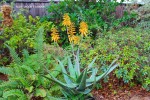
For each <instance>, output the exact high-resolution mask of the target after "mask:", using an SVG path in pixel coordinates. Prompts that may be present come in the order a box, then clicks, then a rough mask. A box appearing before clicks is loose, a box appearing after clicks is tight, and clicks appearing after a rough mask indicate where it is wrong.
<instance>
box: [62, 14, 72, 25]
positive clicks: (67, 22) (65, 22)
mask: <svg viewBox="0 0 150 100" xmlns="http://www.w3.org/2000/svg"><path fill="white" fill-rule="evenodd" d="M62 24H63V25H64V26H70V25H71V21H70V17H69V16H68V14H67V13H66V14H64V16H63V22H62Z"/></svg>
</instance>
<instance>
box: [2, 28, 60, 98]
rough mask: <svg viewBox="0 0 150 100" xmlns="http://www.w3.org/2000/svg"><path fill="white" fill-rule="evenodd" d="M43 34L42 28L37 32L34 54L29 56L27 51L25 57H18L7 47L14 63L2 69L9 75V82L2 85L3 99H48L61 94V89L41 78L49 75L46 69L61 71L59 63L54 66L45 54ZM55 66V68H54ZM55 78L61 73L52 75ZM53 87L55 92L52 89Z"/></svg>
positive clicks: (24, 51) (24, 53)
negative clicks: (55, 94)
mask: <svg viewBox="0 0 150 100" xmlns="http://www.w3.org/2000/svg"><path fill="white" fill-rule="evenodd" d="M43 34H44V29H43V28H40V29H39V30H38V31H37V32H36V36H35V46H34V54H31V55H30V54H29V52H28V51H27V50H23V53H22V55H23V57H22V58H20V57H18V54H17V53H16V52H15V49H14V48H11V47H9V46H7V45H6V46H7V47H8V48H9V50H10V54H11V56H12V58H13V62H12V63H11V64H10V65H8V66H7V67H0V72H1V73H4V74H7V75H8V79H9V80H8V81H2V82H1V83H0V89H2V91H3V93H2V95H3V98H5V99H9V98H12V99H11V100H16V99H19V100H30V99H32V98H35V97H40V98H46V97H47V96H49V95H50V94H52V93H53V92H56V91H57V94H59V87H58V86H57V85H55V84H52V82H50V81H48V80H46V79H45V78H43V77H41V74H42V75H43V74H44V75H48V74H47V73H46V71H45V67H46V68H47V69H49V70H58V71H59V70H61V68H60V67H57V62H55V65H52V62H54V60H53V59H52V57H51V55H50V54H46V55H44V53H43V41H44V38H43ZM54 66H55V67H54ZM51 74H53V75H54V77H57V76H58V75H59V72H55V73H51ZM51 87H53V90H51V89H50V88H51Z"/></svg>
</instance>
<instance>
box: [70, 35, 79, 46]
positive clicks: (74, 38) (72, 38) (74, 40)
mask: <svg viewBox="0 0 150 100" xmlns="http://www.w3.org/2000/svg"><path fill="white" fill-rule="evenodd" d="M68 38H69V42H70V43H73V44H78V43H79V41H80V37H79V36H75V35H68Z"/></svg>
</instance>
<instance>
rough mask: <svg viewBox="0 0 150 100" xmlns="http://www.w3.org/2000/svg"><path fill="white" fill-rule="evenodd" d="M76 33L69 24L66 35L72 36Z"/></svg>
mask: <svg viewBox="0 0 150 100" xmlns="http://www.w3.org/2000/svg"><path fill="white" fill-rule="evenodd" d="M75 33H76V29H75V26H74V24H73V23H71V25H70V26H69V27H68V32H67V34H68V35H74V34H75Z"/></svg>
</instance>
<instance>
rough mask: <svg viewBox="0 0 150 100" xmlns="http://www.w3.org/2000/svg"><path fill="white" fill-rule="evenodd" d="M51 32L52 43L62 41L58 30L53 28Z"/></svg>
mask: <svg viewBox="0 0 150 100" xmlns="http://www.w3.org/2000/svg"><path fill="white" fill-rule="evenodd" d="M51 32H52V33H51V36H52V41H54V42H57V41H58V40H59V39H60V37H59V34H58V31H57V29H56V28H52V30H51Z"/></svg>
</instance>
